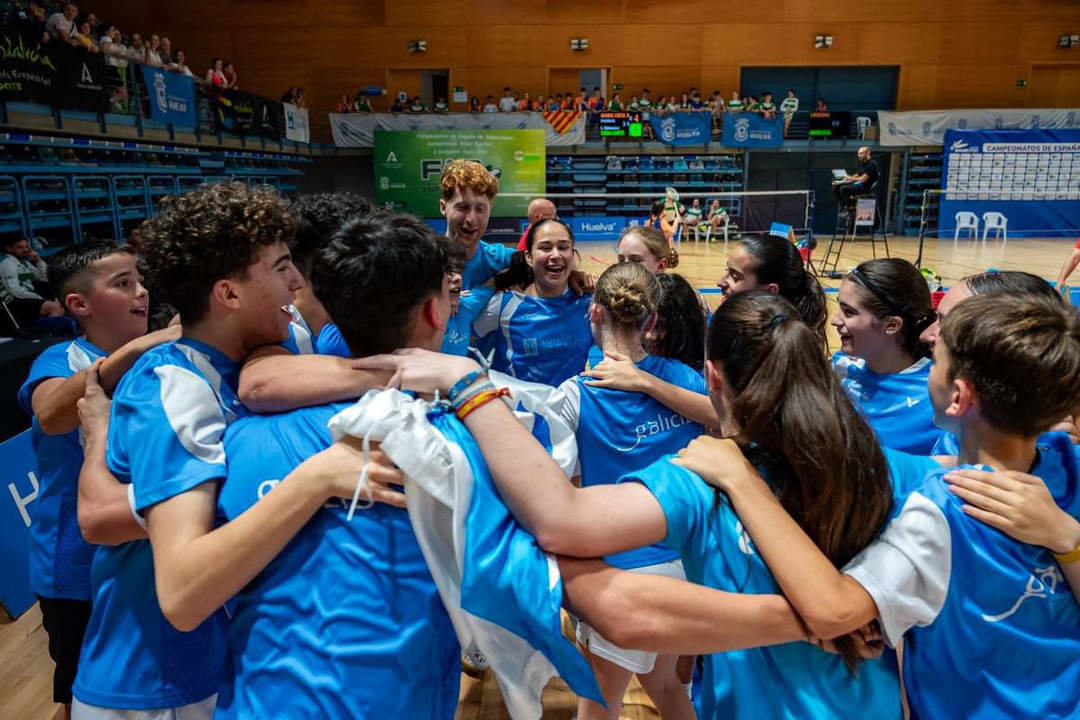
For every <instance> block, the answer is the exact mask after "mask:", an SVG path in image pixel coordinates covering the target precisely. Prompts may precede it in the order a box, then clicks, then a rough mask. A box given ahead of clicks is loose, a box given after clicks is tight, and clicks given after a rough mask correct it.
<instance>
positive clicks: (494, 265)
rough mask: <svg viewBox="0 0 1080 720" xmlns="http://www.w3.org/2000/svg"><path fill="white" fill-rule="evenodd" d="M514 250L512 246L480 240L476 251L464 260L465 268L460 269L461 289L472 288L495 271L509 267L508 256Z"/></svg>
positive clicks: (480, 283) (484, 280)
mask: <svg viewBox="0 0 1080 720" xmlns="http://www.w3.org/2000/svg"><path fill="white" fill-rule="evenodd" d="M514 252H515V250H514V248H512V247H509V246H507V245H502V244H499V243H488V242H484V241H483V240H481V241H480V243H479V245H478V246H477V248H476V253H475V254H474V255H473V256H472V257H471V258H469V259H468V260H466V261H465V268H464V269H463V270H462V271H461V289H462V290H472V289H473V288H474V287H476V286H477V285H483V284H484V283H486V282H487V281H488V280H490V279H491V278H492V277H493V276H494V275H495V273H497V272H499V271H500V270H505V269H506V268H508V267H510V256H511V255H513V254H514Z"/></svg>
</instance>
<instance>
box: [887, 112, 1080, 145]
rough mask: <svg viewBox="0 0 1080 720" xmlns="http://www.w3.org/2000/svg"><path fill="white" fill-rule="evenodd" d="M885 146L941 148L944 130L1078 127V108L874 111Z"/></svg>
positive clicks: (1079, 125)
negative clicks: (876, 112) (930, 146)
mask: <svg viewBox="0 0 1080 720" xmlns="http://www.w3.org/2000/svg"><path fill="white" fill-rule="evenodd" d="M878 123H879V124H880V126H881V134H880V136H879V139H878V143H879V144H881V145H884V146H887V147H903V146H918V145H941V144H943V142H944V138H945V131H946V130H1039V129H1044V130H1053V129H1059V130H1060V129H1067V128H1080V108H1043V109H1034V110H918V111H912V112H886V111H884V110H879V111H878Z"/></svg>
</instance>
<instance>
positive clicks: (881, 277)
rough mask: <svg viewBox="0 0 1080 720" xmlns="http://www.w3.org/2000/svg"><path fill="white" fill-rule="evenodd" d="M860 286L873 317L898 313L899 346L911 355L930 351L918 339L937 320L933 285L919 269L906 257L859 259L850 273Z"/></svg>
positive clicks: (853, 281) (880, 317) (860, 293)
mask: <svg viewBox="0 0 1080 720" xmlns="http://www.w3.org/2000/svg"><path fill="white" fill-rule="evenodd" d="M846 279H847V280H850V281H851V282H852V283H854V284H855V285H856V287H858V289H859V290H858V292H859V297H860V298H861V299H862V302H863V305H865V306H866V309H867V310H869V311H870V312H871V313H873V315H874V317H876V318H879V319H884V318H887V317H899V318H900V319H901V320H903V321H904V324H903V325H902V326H901V327H900V338H899V339H900V347H902V348H903V349H904V352H906V353H907V354H909V355H911V356H912V357H915V358H919V357H922V356H924V355H926V354H927V352H928V351H929V348H928V347H927V346H926V345H925V344H923V343H922V342H920V341H919V335H921V334H922V331H923V330H925V329H926V328H927V327H929V326H930V324H931V323H933V322H934V319H935V317H936V316H935V315H934V312H933V305H932V304H931V302H930V287H929V286H928V285H927V284H926V279H925V278H924V277H923V275H922V273H921V272H919V269H918V268H917V267H915V266H914V265H912V264H911V263H910V262H908V261H907V260H904V259H903V258H876V259H874V260H867V261H866V262H863V263H859V265H858V266H857V267H856V268H855V269H854V270H852V271H851V272H850V273H848V275H847V278H846Z"/></svg>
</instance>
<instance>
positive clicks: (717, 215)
mask: <svg viewBox="0 0 1080 720" xmlns="http://www.w3.org/2000/svg"><path fill="white" fill-rule="evenodd" d="M706 220H707V221H708V223H709V227H710V228H712V236H713V238H714V239H713V242H716V240H715V237H716V234H717V232H723V230H724V225H726V224H727V222H728V216H727V208H725V207H724V206H723V205H721V204H720V201H719V200H713V201H712V202H711V203H709V216H708V217H707V218H706Z"/></svg>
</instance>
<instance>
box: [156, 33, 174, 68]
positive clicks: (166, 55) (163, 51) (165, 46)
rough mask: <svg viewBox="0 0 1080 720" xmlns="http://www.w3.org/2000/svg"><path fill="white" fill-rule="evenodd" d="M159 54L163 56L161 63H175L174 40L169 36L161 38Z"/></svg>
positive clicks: (165, 64) (166, 64)
mask: <svg viewBox="0 0 1080 720" xmlns="http://www.w3.org/2000/svg"><path fill="white" fill-rule="evenodd" d="M158 56H159V57H161V64H162V65H164V66H165V67H168V66H169V65H172V63H173V49H172V40H170V39H169V38H167V37H163V38H161V47H159V48H158Z"/></svg>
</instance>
